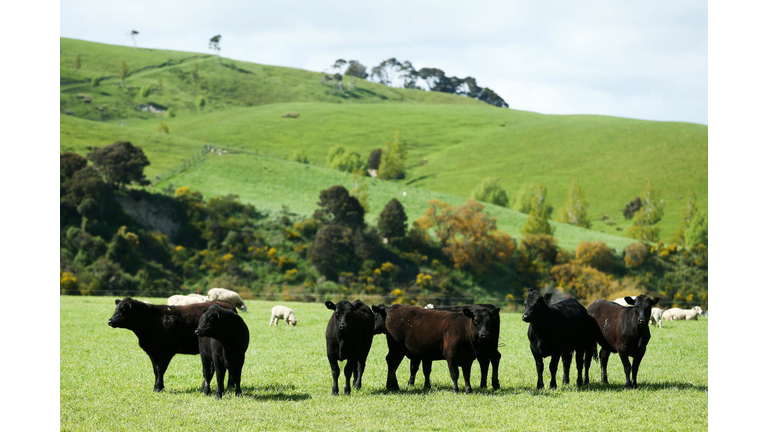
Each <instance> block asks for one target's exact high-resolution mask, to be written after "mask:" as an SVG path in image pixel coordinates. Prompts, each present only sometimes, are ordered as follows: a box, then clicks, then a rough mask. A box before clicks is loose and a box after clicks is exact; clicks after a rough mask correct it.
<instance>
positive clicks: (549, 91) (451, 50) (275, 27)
mask: <svg viewBox="0 0 768 432" xmlns="http://www.w3.org/2000/svg"><path fill="white" fill-rule="evenodd" d="M60 7H61V12H60V17H61V22H60V35H61V36H63V37H71V38H77V39H85V40H89V41H96V42H103V43H110V44H120V45H131V44H132V42H131V38H130V36H128V32H129V31H130V30H137V31H139V32H140V34H139V35H138V37H137V42H138V44H139V45H140V46H141V47H146V48H162V49H170V50H182V51H195V52H210V51H209V50H208V40H209V39H210V38H211V37H212V36H214V35H216V34H221V36H222V38H221V55H222V56H223V57H228V58H232V59H236V60H244V61H249V62H255V63H262V64H270V65H278V66H290V67H296V68H302V69H308V70H312V71H323V70H329V67H330V65H332V64H333V62H334V61H335V60H336V59H339V58H342V59H345V60H352V59H354V60H358V61H360V62H361V63H363V64H364V65H366V66H368V68H369V70H370V68H371V67H372V66H375V65H376V64H378V63H380V62H381V61H382V60H386V59H388V58H391V57H395V58H397V59H398V60H400V61H404V60H410V61H411V62H412V63H413V65H414V67H415V68H416V69H419V68H422V67H436V68H440V69H442V70H443V71H445V72H446V74H448V75H449V76H457V77H460V78H463V77H466V76H473V77H475V78H476V79H477V81H478V84H479V85H481V86H484V87H490V88H491V89H493V90H494V91H496V93H498V94H499V95H500V96H501V97H502V98H504V100H506V102H507V103H508V104H509V106H510V108H513V109H521V110H527V111H536V112H540V113H545V114H605V115H612V116H620V117H631V118H638V119H648V120H668V121H686V122H694V123H704V124H706V123H707V122H708V121H707V2H706V1H703V0H674V1H668V0H665V1H655V0H654V1H647V0H644V1H632V2H628V1H616V0H612V1H585V0H579V1H572V0H565V1H513V0H506V1H493V0H474V1H472V2H467V1H462V2H455V1H424V0H409V1H401V0H395V1H384V2H376V3H373V2H360V1H356V2H348V1H336V0H325V1H311V2H310V1H295V0H294V1H291V0H281V1H273V2H261V1H251V0H243V1H218V2H213V1H210V0H205V1H202V0H186V1H184V2H177V1H163V0H153V1H146V0H133V1H132V0H121V1H119V2H105V1H103V0H99V1H94V0H62V1H61V3H60Z"/></svg>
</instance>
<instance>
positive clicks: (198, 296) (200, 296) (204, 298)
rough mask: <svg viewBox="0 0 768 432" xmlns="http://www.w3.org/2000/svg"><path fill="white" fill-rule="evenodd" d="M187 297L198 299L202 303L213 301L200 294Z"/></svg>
mask: <svg viewBox="0 0 768 432" xmlns="http://www.w3.org/2000/svg"><path fill="white" fill-rule="evenodd" d="M187 297H192V298H196V299H200V301H204V302H207V301H211V299H209V298H208V296H204V295H200V294H187Z"/></svg>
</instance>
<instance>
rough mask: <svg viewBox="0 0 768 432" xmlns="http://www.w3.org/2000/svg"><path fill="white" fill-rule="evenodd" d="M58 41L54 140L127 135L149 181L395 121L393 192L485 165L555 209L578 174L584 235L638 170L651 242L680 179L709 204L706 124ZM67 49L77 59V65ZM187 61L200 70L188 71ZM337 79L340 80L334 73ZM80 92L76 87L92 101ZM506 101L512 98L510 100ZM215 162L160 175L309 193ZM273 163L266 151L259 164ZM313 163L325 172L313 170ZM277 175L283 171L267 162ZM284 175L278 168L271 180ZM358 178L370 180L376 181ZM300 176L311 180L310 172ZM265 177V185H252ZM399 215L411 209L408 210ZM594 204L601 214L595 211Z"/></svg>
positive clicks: (365, 148) (463, 176)
mask: <svg viewBox="0 0 768 432" xmlns="http://www.w3.org/2000/svg"><path fill="white" fill-rule="evenodd" d="M61 51H62V52H61V55H60V59H61V60H60V64H61V69H60V71H61V72H60V81H61V82H62V85H61V95H60V99H61V109H62V112H68V113H70V114H72V115H62V116H61V121H60V127H61V143H60V149H61V151H69V150H71V151H76V152H78V153H81V154H85V153H86V152H87V147H88V146H103V145H105V144H109V143H111V142H114V141H117V140H130V141H132V142H133V143H134V144H136V145H139V146H141V147H142V148H144V150H145V152H146V153H147V155H148V157H149V159H150V162H151V165H150V167H149V168H148V169H147V173H148V174H149V175H148V177H149V178H150V179H154V178H155V176H156V175H159V174H161V173H164V172H167V171H168V170H170V169H173V168H175V167H178V166H180V164H182V163H183V162H184V161H185V160H187V159H188V158H190V157H192V156H194V155H195V154H197V153H199V152H200V150H201V148H202V146H203V144H204V143H208V144H215V145H217V146H224V147H241V148H243V149H246V150H250V151H254V152H258V153H260V154H262V155H270V154H271V155H274V156H277V157H285V156H286V155H288V154H290V153H291V152H292V151H293V150H295V149H304V150H305V151H306V152H307V154H308V155H309V158H310V160H311V162H312V163H313V164H314V165H317V166H318V167H321V166H323V165H324V164H325V155H326V153H327V151H328V149H329V148H330V147H331V146H333V145H337V144H341V145H344V146H345V147H347V148H348V149H349V150H354V151H357V152H359V153H360V154H361V155H364V156H365V157H367V154H368V152H370V151H371V150H372V149H374V148H379V147H381V146H382V145H383V144H384V142H385V141H386V140H391V139H392V137H393V135H394V133H395V131H396V130H400V131H401V133H402V136H403V138H404V139H405V141H406V143H407V149H408V152H409V156H408V163H409V167H408V174H407V177H406V179H405V180H404V181H401V182H396V183H386V186H387V187H391V188H393V189H398V188H400V189H403V190H406V189H405V185H408V186H411V188H409V189H407V190H409V196H418V193H417V192H414V191H416V190H418V189H415V188H414V187H418V188H421V189H426V190H429V191H433V192H428V191H426V190H425V191H423V193H424V196H425V197H426V196H430V197H432V196H433V195H434V196H435V197H436V196H437V195H436V194H437V193H438V192H439V193H444V194H449V195H453V196H456V197H457V198H454V199H459V200H460V201H463V200H464V199H465V198H466V197H467V196H469V194H470V193H471V191H472V190H473V189H474V188H475V186H476V185H477V184H479V183H480V182H481V181H482V180H483V179H484V178H485V177H487V176H492V177H497V178H499V179H500V180H501V184H502V186H503V187H504V188H505V189H506V191H507V194H508V195H509V196H510V197H511V198H513V197H514V196H515V195H516V193H517V191H518V190H519V189H520V188H521V187H523V186H524V185H526V184H529V183H535V182H542V183H543V184H544V185H545V186H546V187H547V188H548V190H549V194H548V197H547V201H548V202H550V203H551V204H552V205H553V206H554V207H555V209H557V208H559V207H561V206H562V205H563V204H564V202H565V198H566V195H567V187H568V184H569V182H570V181H571V179H572V178H573V177H578V178H579V180H580V182H581V185H582V187H583V189H584V192H585V194H586V197H587V199H588V200H589V202H590V207H589V213H590V215H591V217H592V219H593V228H594V230H595V233H594V234H590V233H586V234H585V235H586V237H589V238H591V239H599V238H609V236H608V234H615V235H618V236H622V235H624V233H625V232H626V228H627V227H628V226H629V222H628V221H625V220H624V219H623V217H622V216H621V211H622V209H623V208H624V206H625V205H626V204H627V203H628V202H629V201H630V200H631V199H632V198H634V197H635V196H637V195H638V194H639V193H640V191H641V190H642V189H643V187H644V185H645V183H646V182H647V181H648V180H652V181H653V184H654V186H655V187H656V188H658V189H659V190H660V192H661V197H662V198H663V199H664V200H665V216H664V218H663V219H662V222H661V223H660V226H661V227H662V233H661V235H662V240H665V241H669V238H670V237H671V235H672V234H673V233H674V231H675V230H676V229H677V228H678V227H679V225H680V216H681V213H682V204H683V199H684V197H685V194H686V192H687V190H688V189H689V188H690V189H692V190H693V191H694V192H695V193H696V194H697V196H698V202H697V206H698V207H699V208H700V209H706V208H707V202H708V200H707V195H708V189H707V163H708V159H707V146H708V143H707V127H706V126H703V125H696V124H690V123H668V122H651V121H640V120H632V119H623V118H614V117H606V116H586V115H579V116H554V115H541V114H536V113H530V112H523V111H515V110H507V109H500V108H496V107H493V106H490V105H487V104H485V103H482V102H478V101H475V100H473V99H468V98H464V97H460V96H455V95H448V94H442V93H434V92H432V93H430V92H424V91H418V90H404V89H394V88H389V87H386V86H382V85H379V84H375V83H371V82H367V81H363V80H358V81H357V86H356V88H355V89H349V88H348V89H346V90H345V91H344V92H343V93H339V94H334V88H333V87H332V86H330V85H328V84H326V85H321V84H320V81H321V79H322V77H323V74H322V73H316V72H309V71H303V70H298V69H291V68H283V67H276V66H264V65H258V64H253V63H245V62H237V61H232V60H228V59H223V62H224V65H225V67H221V66H219V65H218V61H217V60H216V58H215V57H213V56H210V55H205V54H196V53H182V52H173V51H162V50H148V49H133V48H130V47H118V46H109V45H103V44H96V43H91V42H84V41H77V40H71V39H65V38H62V39H61ZM78 53H80V54H81V67H80V69H79V70H75V67H74V66H75V60H76V57H77V54H78ZM122 60H124V61H125V62H126V63H127V64H128V70H129V75H128V76H127V77H126V79H125V87H120V86H119V84H120V78H119V74H120V63H121V61H122ZM195 64H197V68H198V69H197V74H196V77H195V78H194V79H193V78H192V75H191V72H192V70H193V69H194V67H195ZM93 77H99V78H104V79H103V80H102V81H101V82H100V85H99V86H98V87H91V78H93ZM347 80H348V77H345V83H348V81H347ZM142 86H144V87H146V88H147V89H148V95H147V97H142V96H141V94H140V93H141V91H140V89H141V87H142ZM78 95H82V96H86V95H87V96H88V97H90V102H86V101H85V97H78ZM200 96H204V97H205V98H206V104H205V106H204V107H202V109H200V108H199V107H198V105H197V101H198V99H199V97H200ZM509 102H510V104H511V105H512V106H514V100H513V99H512V100H510V101H509ZM149 103H152V104H155V106H158V107H161V108H166V109H168V108H170V109H172V110H173V111H174V112H175V114H176V116H175V117H172V118H170V117H164V116H162V115H157V114H153V113H150V112H145V111H141V110H139V109H137V107H138V106H139V105H140V104H144V105H147V104H149ZM288 111H294V112H299V113H300V116H299V118H296V119H293V118H284V117H282V115H283V114H284V113H285V112H288ZM93 120H102V121H100V122H94V121H93ZM161 121H162V122H166V123H167V125H168V129H169V131H170V134H169V135H166V134H163V133H160V132H158V125H159V123H160V122H161ZM120 124H123V125H124V126H120ZM231 160H232V161H233V162H232V163H233V164H240V165H241V166H242V167H243V168H242V169H243V170H245V171H244V172H247V171H248V169H249V168H248V164H251V163H253V158H246V157H241V156H238V157H235V158H232V159H231ZM246 160H247V161H248V162H245V161H246ZM212 161H213V159H206V160H205V162H204V163H200V164H195V165H193V166H192V167H190V168H188V169H187V170H186V171H184V172H183V173H182V174H177V175H176V176H175V177H171V178H169V179H167V180H166V181H165V182H164V183H162V184H158V185H157V186H160V187H162V186H164V185H167V184H168V183H173V184H175V185H177V186H179V185H182V184H184V185H187V186H190V187H191V188H193V189H197V190H200V191H201V192H203V193H204V194H213V193H219V191H220V190H223V189H225V188H222V187H215V186H213V185H214V184H224V185H226V189H227V190H230V191H233V192H232V193H237V194H238V195H241V196H242V197H243V199H244V201H246V202H252V203H254V204H255V205H256V204H257V202H259V201H267V200H266V199H262V197H270V198H269V200H271V202H275V201H278V202H279V201H282V200H285V201H286V202H285V204H287V205H288V206H289V207H290V208H291V209H294V208H296V210H299V208H300V207H302V208H303V206H304V205H303V204H297V203H298V202H300V201H301V200H306V199H307V198H301V199H296V200H295V201H296V202H294V198H293V197H286V196H285V195H282V196H281V195H270V194H269V193H265V190H266V189H267V188H268V187H269V182H267V183H264V181H265V180H264V179H260V181H259V182H255V181H254V180H253V179H252V178H249V176H247V175H245V174H235V173H234V172H228V171H230V166H229V165H228V166H227V167H226V168H223V167H221V166H217V167H215V168H213V167H211V164H213V163H214V162H212ZM234 161H237V162H234ZM280 162H282V161H279V162H278V161H277V160H276V159H271V160H270V161H269V162H268V163H269V164H279V163H280ZM233 166H234V165H233ZM262 169H263V168H262ZM307 169H310V168H307ZM254 170H256V168H254ZM311 171H312V172H313V173H315V174H313V175H316V176H322V175H321V174H320V173H321V172H322V171H323V170H320V169H319V168H317V169H315V168H312V169H311ZM275 172H291V169H286V170H285V171H283V168H280V169H278V168H275ZM335 174H337V173H333V174H329V175H331V176H332V175H335ZM323 175H324V174H323ZM227 176H228V177H227ZM342 176H344V175H343V174H342ZM288 181H289V180H288V178H279V177H275V183H278V182H288ZM369 181H370V182H371V184H372V185H373V184H382V185H384V184H385V183H384V182H375V181H371V180H369ZM255 183H258V184H259V185H258V186H257V185H255ZM308 184H315V182H314V180H309V181H308ZM318 184H320V183H318ZM322 184H324V183H322ZM262 186H263V187H264V189H265V190H260V189H259V187H262ZM377 187H378V186H377ZM371 189H372V195H373V187H372V188H371ZM298 192H301V193H298ZM298 192H296V193H294V195H295V196H296V197H298V196H299V195H301V196H311V195H312V194H315V196H317V195H316V194H317V192H316V191H315V190H310V189H309V188H305V189H303V190H300V191H298ZM411 194H415V195H411ZM248 197H253V198H248ZM257 197H258V198H257ZM310 200H311V198H310ZM382 200H383V198H382ZM308 202H312V201H308ZM451 202H455V201H451ZM281 205H282V203H281ZM421 205H422V206H423V203H422V204H421ZM374 208H376V207H375V205H374ZM302 211H303V210H302ZM499 211H504V210H503V209H499ZM507 213H508V214H509V215H510V216H504V217H500V220H499V224H500V225H503V226H505V227H509V229H510V230H511V231H512V232H511V234H512V235H513V236H517V235H518V233H517V232H514V227H519V226H520V225H521V223H522V222H520V220H521V218H523V216H522V215H519V214H516V213H515V212H512V211H509V210H507V211H506V213H505V214H507ZM408 214H409V218H414V216H413V214H412V212H411V211H410V209H409V211H408ZM416 214H417V215H418V213H416ZM603 215H608V216H609V219H608V220H607V221H601V220H599V219H601V218H602V216H603ZM503 220H509V222H503ZM513 221H515V222H513ZM606 222H610V223H611V224H615V225H608V224H607V223H606ZM568 228H569V227H558V231H557V232H556V233H555V234H556V236H557V237H563V238H562V239H561V240H560V241H561V244H563V245H566V244H567V245H568V246H570V247H573V246H575V244H578V241H577V239H578V238H582V237H580V236H576V237H573V238H572V239H569V238H568V237H569V236H570V235H571V234H570V230H568ZM617 228H618V229H621V230H617ZM600 231H604V232H605V234H603V233H600ZM590 236H591V237H590ZM574 241H576V243H573V242H574ZM607 242H608V243H609V244H611V245H612V246H613V245H616V246H618V245H620V244H625V241H624V240H621V239H619V240H609V241H607ZM627 242H628V241H627Z"/></svg>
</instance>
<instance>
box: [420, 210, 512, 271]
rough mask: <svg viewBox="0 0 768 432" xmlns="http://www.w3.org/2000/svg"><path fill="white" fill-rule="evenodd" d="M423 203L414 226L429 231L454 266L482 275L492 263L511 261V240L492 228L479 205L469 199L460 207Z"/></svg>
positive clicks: (492, 219) (488, 216)
mask: <svg viewBox="0 0 768 432" xmlns="http://www.w3.org/2000/svg"><path fill="white" fill-rule="evenodd" d="M427 204H428V206H429V207H428V208H427V212H426V214H425V215H424V216H422V217H421V218H419V219H418V220H416V225H417V226H418V227H419V229H421V230H422V231H428V230H430V229H431V230H433V232H434V234H435V235H436V236H437V238H438V239H439V240H440V242H441V244H442V246H443V253H445V254H446V255H447V256H448V257H449V258H450V259H451V260H452V261H453V265H454V267H456V268H465V269H467V270H469V271H471V272H473V273H475V274H482V273H483V272H484V271H486V270H488V269H489V268H490V267H491V266H492V265H493V264H494V263H499V264H501V265H506V264H508V263H509V262H510V261H511V259H512V255H513V254H514V252H515V249H516V244H515V241H514V240H513V239H512V237H510V236H509V235H508V234H507V233H505V232H502V231H499V230H498V229H497V228H496V218H494V217H492V216H491V215H489V214H487V213H484V212H483V209H484V208H485V207H484V206H483V205H482V204H480V203H478V202H476V201H474V200H471V199H470V200H468V201H467V202H466V203H465V204H463V205H461V206H460V207H453V206H451V205H450V204H448V203H444V202H440V201H438V200H432V201H430V202H429V203H427Z"/></svg>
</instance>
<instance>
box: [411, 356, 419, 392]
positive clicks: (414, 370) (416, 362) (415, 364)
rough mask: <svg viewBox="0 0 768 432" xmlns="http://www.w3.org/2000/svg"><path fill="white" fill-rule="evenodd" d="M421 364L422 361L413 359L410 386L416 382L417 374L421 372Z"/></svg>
mask: <svg viewBox="0 0 768 432" xmlns="http://www.w3.org/2000/svg"><path fill="white" fill-rule="evenodd" d="M419 363H421V360H420V359H418V358H412V359H411V377H410V378H409V379H408V386H409V387H410V386H412V385H413V384H414V383H415V382H416V373H417V372H419Z"/></svg>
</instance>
